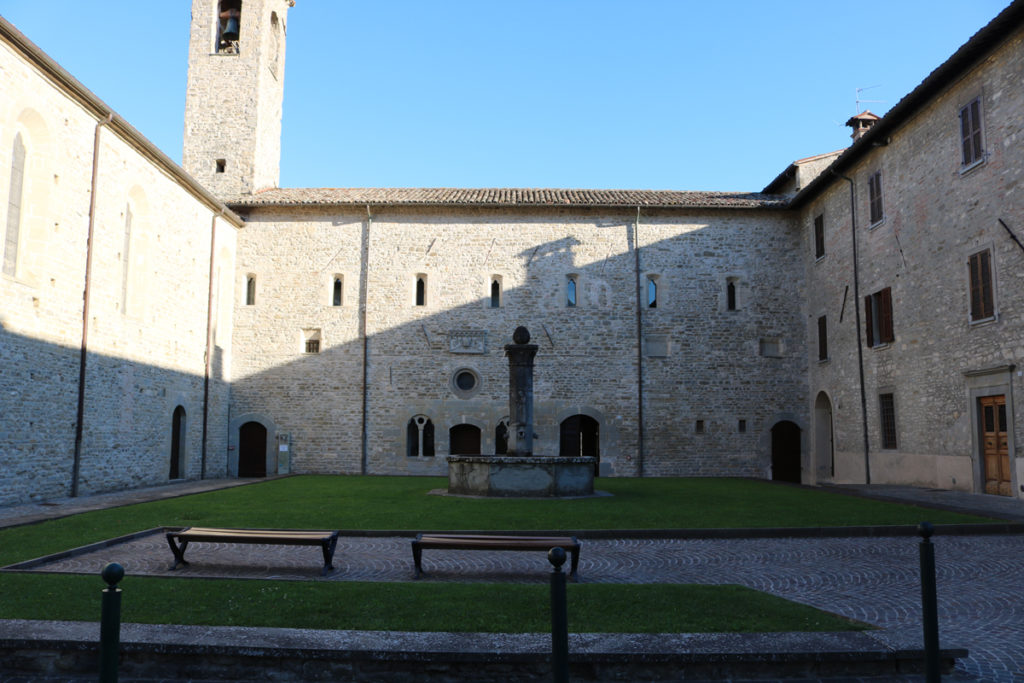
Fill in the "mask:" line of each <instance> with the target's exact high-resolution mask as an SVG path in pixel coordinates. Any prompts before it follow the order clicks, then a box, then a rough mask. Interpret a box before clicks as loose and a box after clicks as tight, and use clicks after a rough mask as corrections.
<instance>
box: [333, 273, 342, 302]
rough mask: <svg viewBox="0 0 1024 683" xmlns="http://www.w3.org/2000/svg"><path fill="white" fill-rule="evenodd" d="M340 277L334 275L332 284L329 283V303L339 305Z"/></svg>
mask: <svg viewBox="0 0 1024 683" xmlns="http://www.w3.org/2000/svg"><path fill="white" fill-rule="evenodd" d="M342 284H343V282H342V279H341V276H335V278H334V284H333V285H331V305H332V306H341V294H342Z"/></svg>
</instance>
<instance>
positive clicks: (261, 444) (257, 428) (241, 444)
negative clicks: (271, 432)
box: [238, 422, 267, 477]
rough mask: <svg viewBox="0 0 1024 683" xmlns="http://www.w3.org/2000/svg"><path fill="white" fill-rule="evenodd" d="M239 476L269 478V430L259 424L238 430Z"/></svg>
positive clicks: (246, 425) (248, 424)
mask: <svg viewBox="0 0 1024 683" xmlns="http://www.w3.org/2000/svg"><path fill="white" fill-rule="evenodd" d="M238 476H239V477H265V476H267V428H266V427H264V426H263V425H261V424H260V423H259V422H246V423H245V424H244V425H242V426H241V427H239V429H238Z"/></svg>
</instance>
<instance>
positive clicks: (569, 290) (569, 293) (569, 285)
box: [565, 275, 579, 308]
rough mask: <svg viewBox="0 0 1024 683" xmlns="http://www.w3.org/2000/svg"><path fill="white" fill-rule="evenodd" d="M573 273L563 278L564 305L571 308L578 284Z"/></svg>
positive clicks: (574, 302) (574, 303)
mask: <svg viewBox="0 0 1024 683" xmlns="http://www.w3.org/2000/svg"><path fill="white" fill-rule="evenodd" d="M576 280H577V278H576V276H575V275H570V276H569V277H567V278H566V280H565V305H566V306H568V307H569V308H573V307H574V306H575V305H576V289H577V286H578V284H579V283H578V282H577V281H576Z"/></svg>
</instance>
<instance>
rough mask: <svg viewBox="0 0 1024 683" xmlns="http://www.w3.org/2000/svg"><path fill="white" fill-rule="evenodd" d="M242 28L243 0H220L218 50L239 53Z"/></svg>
mask: <svg viewBox="0 0 1024 683" xmlns="http://www.w3.org/2000/svg"><path fill="white" fill-rule="evenodd" d="M241 28H242V0H220V4H219V6H218V8H217V52H218V53H220V54H230V55H236V54H238V42H239V37H240V35H241Z"/></svg>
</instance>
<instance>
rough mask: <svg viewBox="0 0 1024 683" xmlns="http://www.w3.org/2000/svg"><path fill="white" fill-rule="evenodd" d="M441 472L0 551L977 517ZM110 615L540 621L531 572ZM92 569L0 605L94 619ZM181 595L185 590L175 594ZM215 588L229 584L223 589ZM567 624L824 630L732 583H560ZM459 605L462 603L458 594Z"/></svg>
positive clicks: (180, 503)
mask: <svg viewBox="0 0 1024 683" xmlns="http://www.w3.org/2000/svg"><path fill="white" fill-rule="evenodd" d="M444 486H445V480H444V479H442V478H421V477H342V476H301V477H290V478H284V479H277V480H272V481H267V482H260V483H256V484H252V485H249V486H241V487H236V488H231V489H224V490H221V491H213V492H210V493H203V494H197V495H192V496H185V497H181V498H174V499H169V500H163V501H154V502H151V503H143V504H139V505H133V506H129V507H123V508H112V509H108V510H101V511H96V512H88V513H82V514H79V515H74V516H71V517H66V518H63V519H57V520H52V521H48V522H44V523H41V524H33V525H27V526H23V527H15V528H11V529H6V530H3V531H0V566H5V565H8V564H12V563H15V562H19V561H23V560H27V559H31V558H34V557H39V556H41V555H46V554H50V553H54V552H58V551H61V550H67V549H69V548H73V547H77V546H81V545H85V544H87V543H92V542H95V541H100V540H105V539H109V538H113V537H117V536H121V535H124V534H128V533H131V532H134V531H139V530H143V529H148V528H152V527H158V526H178V525H180V526H224V527H256V528H259V527H266V528H306V529H312V528H332V529H371V530H373V529H379V530H386V529H391V530H396V529H397V530H411V531H413V530H441V529H478V530H519V531H530V530H583V529H658V528H668V529H681V528H720V527H732V528H738V527H807V526H845V525H865V524H870V525H879V524H880V525H886V524H916V523H917V522H920V521H922V520H929V521H931V522H933V523H937V524H943V523H970V522H984V521H991V520H987V519H984V518H979V517H972V516H969V515H960V514H955V513H948V512H940V511H934V510H924V509H921V508H918V507H914V506H909V505H898V504H892V503H884V502H879V501H872V500H866V499H862V498H855V497H851V496H844V495H837V494H834V493H829V492H826V491H819V490H810V489H802V488H797V487H789V486H777V485H773V484H771V483H769V482H763V481H753V480H744V479H601V480H599V482H598V484H597V486H598V488H599V489H600V490H604V491H608V492H610V493H612V494H614V495H613V496H610V497H603V498H590V499H581V500H551V501H537V500H480V499H466V498H452V497H446V496H432V495H428V492H429V491H430V490H432V489H438V488H443V487H444ZM123 587H124V590H125V614H124V619H125V620H126V621H138V622H154V623H194V624H225V625H229V624H248V625H268V626H293V627H309V628H353V629H393V630H452V631H509V632H528V631H544V630H546V629H547V626H546V624H547V619H548V612H547V609H548V608H547V606H546V605H547V603H546V600H547V598H546V594H547V588H546V586H544V585H509V584H464V585H459V584H447V583H429V582H424V583H409V584H405V583H397V584H396V583H387V584H369V583H354V582H330V583H321V582H308V583H305V582H273V581H241V580H239V581H221V580H197V579H178V578H175V579H156V578H147V577H131V576H129V577H128V578H126V580H125V582H124V584H123ZM100 588H102V584H101V582H100V580H99V578H98V577H88V576H66V575H46V574H7V573H5V574H0V594H2V595H4V596H5V598H4V600H3V601H0V618H34V619H96V618H97V616H98V609H99V607H98V600H99V589H100ZM183 595H188V600H182V596H183ZM224 596H229V597H228V598H227V599H225V597H224ZM569 596H570V598H569V599H570V626H571V628H572V629H573V630H574V631H592V632H689V631H779V630H840V629H843V628H854V627H856V626H851V625H850V624H849V623H848V622H845V621H844V620H837V619H835V618H834V617H831V616H830V615H824V614H822V613H820V612H817V611H816V610H811V609H810V608H805V607H802V606H799V605H793V604H792V603H787V602H786V601H784V600H779V599H777V598H773V597H771V596H767V595H763V594H760V593H757V592H755V591H749V590H746V589H743V588H739V587H735V586H732V587H721V586H679V585H657V586H649V585H648V586H644V585H626V586H623V585H611V584H607V585H597V584H581V585H571V586H570V588H569ZM465 605H474V608H473V609H466V608H465Z"/></svg>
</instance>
